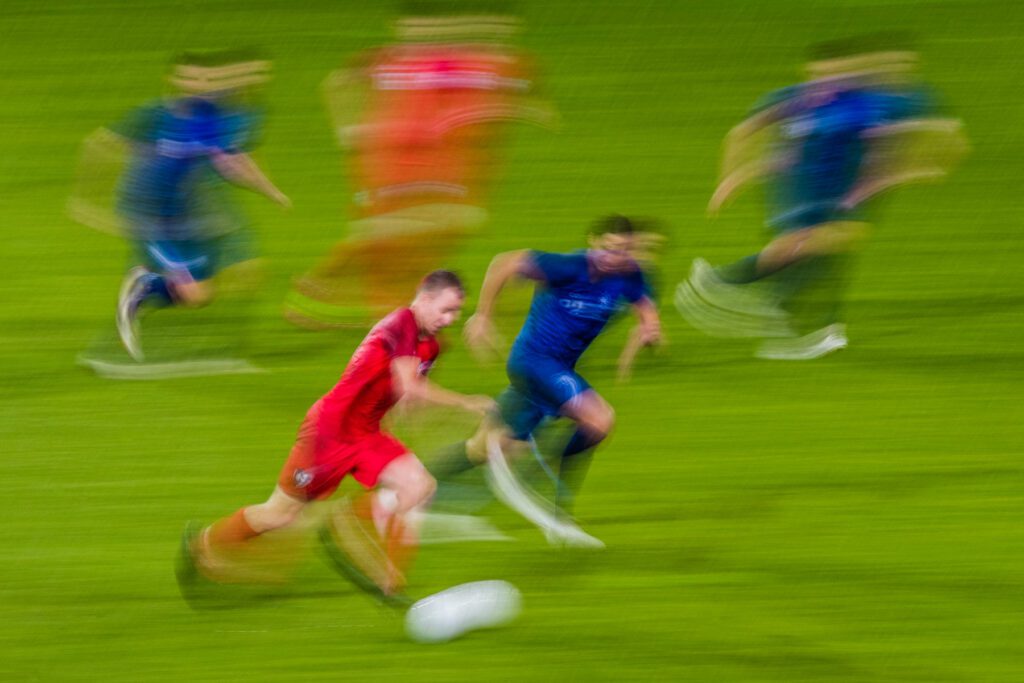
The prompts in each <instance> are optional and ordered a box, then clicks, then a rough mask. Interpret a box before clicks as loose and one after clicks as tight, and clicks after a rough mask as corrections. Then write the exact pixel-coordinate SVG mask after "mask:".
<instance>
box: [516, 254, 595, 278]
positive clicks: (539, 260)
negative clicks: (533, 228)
mask: <svg viewBox="0 0 1024 683" xmlns="http://www.w3.org/2000/svg"><path fill="white" fill-rule="evenodd" d="M581 263H582V265H583V266H584V267H585V265H586V263H585V261H584V260H581V258H580V254H552V253H549V252H545V251H531V252H529V257H528V263H527V269H526V271H525V272H524V273H523V275H525V276H526V277H529V278H532V279H534V280H541V281H543V282H547V283H548V284H550V285H552V286H555V287H558V286H561V285H566V284H569V283H570V282H574V281H575V280H576V279H578V278H579V274H580V267H581Z"/></svg>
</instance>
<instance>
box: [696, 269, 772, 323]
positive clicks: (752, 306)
mask: <svg viewBox="0 0 1024 683" xmlns="http://www.w3.org/2000/svg"><path fill="white" fill-rule="evenodd" d="M688 282H689V283H690V286H691V287H692V288H693V290H694V291H695V292H696V293H697V296H699V297H700V298H701V299H703V300H704V301H706V302H708V303H709V304H711V305H712V306H715V307H716V308H720V309H723V310H725V311H729V312H731V313H738V314H744V315H749V316H753V317H755V318H765V319H770V320H775V319H778V320H785V319H786V318H788V317H789V316H788V314H787V313H786V312H785V311H783V310H781V309H779V308H778V307H777V306H774V305H772V304H771V303H770V302H769V301H768V299H767V298H766V297H764V296H763V295H761V293H760V292H757V291H754V290H752V289H750V288H748V287H745V286H744V285H735V284H730V283H728V282H726V281H724V280H723V279H722V278H721V276H719V275H718V272H717V271H716V270H715V269H714V268H713V267H712V266H711V264H710V263H708V262H707V261H705V260H704V259H702V258H697V259H694V260H693V265H692V266H691V267H690V278H689V280H688Z"/></svg>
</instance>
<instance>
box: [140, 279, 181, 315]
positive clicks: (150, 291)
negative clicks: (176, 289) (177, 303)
mask: <svg viewBox="0 0 1024 683" xmlns="http://www.w3.org/2000/svg"><path fill="white" fill-rule="evenodd" d="M141 282H142V299H141V300H140V302H139V303H140V304H142V303H145V304H148V305H150V306H154V307H155V308H164V307H166V306H170V305H172V304H173V303H174V298H173V297H172V296H171V290H170V289H169V288H168V287H167V279H166V278H165V277H164V276H163V275H159V274H157V273H146V274H145V275H143V276H142V278H141Z"/></svg>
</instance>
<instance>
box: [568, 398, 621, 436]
mask: <svg viewBox="0 0 1024 683" xmlns="http://www.w3.org/2000/svg"><path fill="white" fill-rule="evenodd" d="M562 414H563V415H565V416H566V417H568V418H570V419H571V420H573V421H574V422H576V423H577V424H578V425H580V426H581V427H583V428H584V429H587V430H588V431H591V432H593V433H594V434H595V435H599V436H602V437H603V436H605V435H607V434H608V433H609V432H611V431H612V427H614V426H615V409H614V408H612V406H611V404H610V403H608V401H606V400H605V399H604V397H603V396H601V395H600V394H599V393H597V392H596V391H595V390H594V389H593V388H588V389H586V390H585V391H583V392H581V393H579V394H577V395H576V396H575V397H573V399H572V400H570V401H568V402H567V403H566V404H565V405H564V406H563V407H562Z"/></svg>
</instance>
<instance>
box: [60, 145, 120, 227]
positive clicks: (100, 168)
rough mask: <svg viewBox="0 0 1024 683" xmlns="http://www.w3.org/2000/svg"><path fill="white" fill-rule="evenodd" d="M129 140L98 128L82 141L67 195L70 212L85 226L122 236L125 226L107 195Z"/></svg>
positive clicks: (117, 172)
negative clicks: (73, 180)
mask: <svg viewBox="0 0 1024 683" xmlns="http://www.w3.org/2000/svg"><path fill="white" fill-rule="evenodd" d="M128 147H129V140H127V139H126V138H124V137H122V136H120V135H118V134H117V133H115V132H114V131H112V130H110V129H109V128H97V129H96V130H94V131H93V132H91V133H90V134H89V135H88V136H86V138H85V140H83V141H82V150H81V155H80V157H79V159H78V168H77V169H76V172H75V184H74V187H73V188H72V190H71V196H70V197H68V206H67V210H68V215H69V216H70V217H71V219H72V220H74V221H76V222H78V223H81V224H82V225H84V226H86V227H89V228H92V229H93V230H99V231H100V232H106V233H109V234H112V235H120V234H121V233H122V232H123V226H122V224H121V220H120V218H119V217H118V215H117V213H116V212H115V211H114V210H113V208H112V207H111V206H110V203H109V201H107V200H106V198H107V197H108V196H109V194H110V189H111V186H112V185H113V184H114V181H113V180H112V179H113V178H116V176H117V175H118V174H119V173H120V172H121V168H122V166H123V165H124V160H125V155H126V153H127V151H128Z"/></svg>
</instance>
